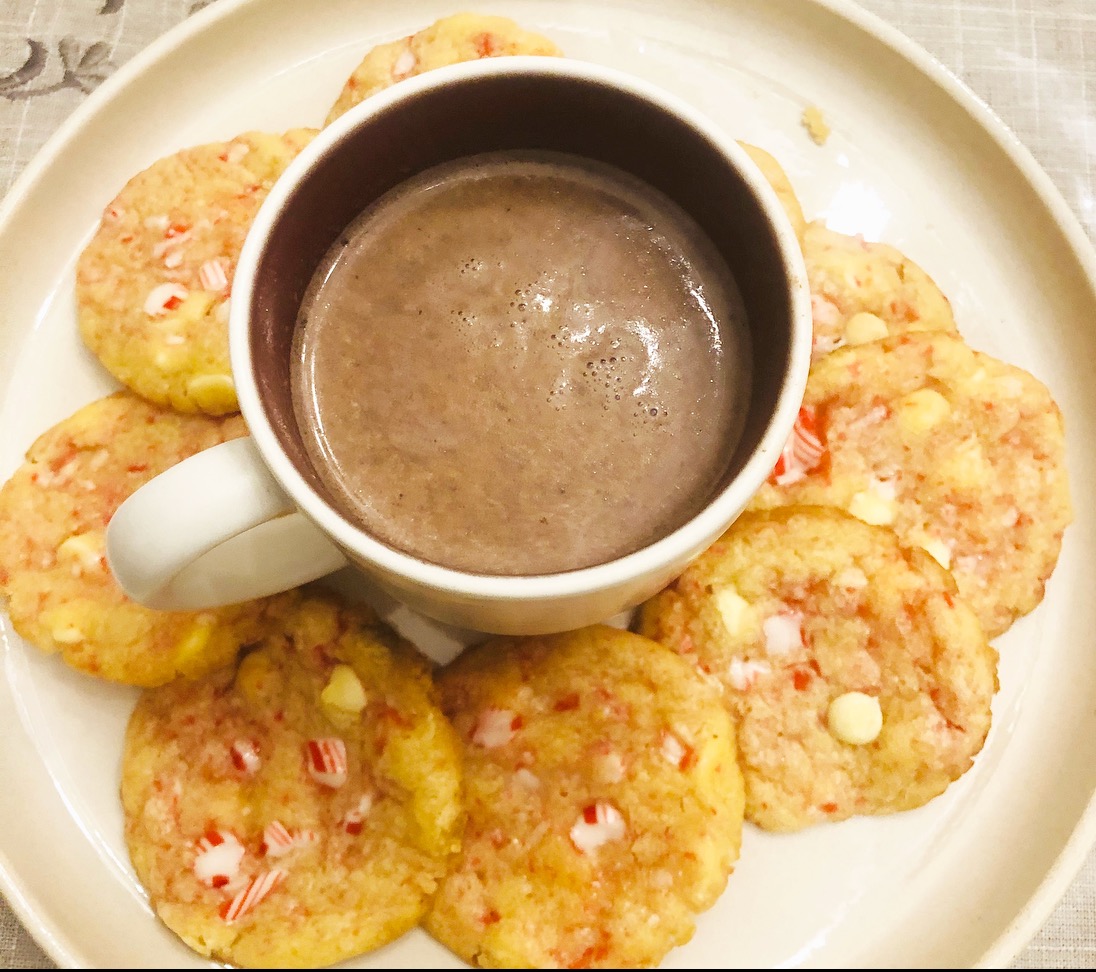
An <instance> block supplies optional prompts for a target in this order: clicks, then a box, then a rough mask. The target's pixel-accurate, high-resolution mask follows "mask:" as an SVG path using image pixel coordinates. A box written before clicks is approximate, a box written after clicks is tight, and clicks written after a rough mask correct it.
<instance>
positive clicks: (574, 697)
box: [552, 692, 579, 712]
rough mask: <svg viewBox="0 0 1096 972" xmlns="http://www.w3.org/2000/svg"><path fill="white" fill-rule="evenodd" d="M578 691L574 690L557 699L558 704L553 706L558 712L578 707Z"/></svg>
mask: <svg viewBox="0 0 1096 972" xmlns="http://www.w3.org/2000/svg"><path fill="white" fill-rule="evenodd" d="M578 701H579V700H578V692H572V693H571V694H570V695H565V696H563V697H562V698H559V699H556V704H555V705H553V706H552V708H553V709H555V710H556V712H570V711H572V710H573V709H577V708H578Z"/></svg>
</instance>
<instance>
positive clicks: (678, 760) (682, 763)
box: [661, 732, 696, 769]
mask: <svg viewBox="0 0 1096 972" xmlns="http://www.w3.org/2000/svg"><path fill="white" fill-rule="evenodd" d="M661 749H662V756H663V758H664V759H665V760H666V762H668V763H669V764H670V765H671V766H676V767H677V768H678V769H688V768H689V766H691V765H692V763H693V762H694V761H695V760H696V752H695V751H694V750H693V747H692V746H690V745H688V744H687V743H683V742H682V741H681V740H680V739H678V737H677V736H675V735H674V734H673V733H672V732H663V733H662V747H661Z"/></svg>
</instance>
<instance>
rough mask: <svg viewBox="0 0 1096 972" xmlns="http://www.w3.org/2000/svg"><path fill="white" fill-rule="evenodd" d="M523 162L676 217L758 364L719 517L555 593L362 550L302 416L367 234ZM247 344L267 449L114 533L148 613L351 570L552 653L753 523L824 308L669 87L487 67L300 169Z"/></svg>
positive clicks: (738, 161) (326, 144)
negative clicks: (311, 287)
mask: <svg viewBox="0 0 1096 972" xmlns="http://www.w3.org/2000/svg"><path fill="white" fill-rule="evenodd" d="M505 150H547V151H552V152H564V153H569V154H572V155H577V156H582V157H585V158H588V159H592V160H595V161H598V162H602V163H607V164H608V165H611V166H615V167H617V168H619V169H622V170H624V171H625V172H628V173H631V174H632V175H634V176H638V177H639V178H640V179H642V180H644V181H646V182H647V183H648V184H650V185H651V186H653V187H654V188H656V189H658V190H660V191H661V192H663V193H665V194H666V195H667V196H669V197H670V199H672V200H673V201H675V202H676V203H677V204H678V205H679V206H681V207H682V208H683V209H684V210H685V212H686V213H688V214H689V215H691V216H692V217H693V218H694V219H695V220H696V221H697V222H698V223H699V224H700V226H701V227H702V228H703V229H704V231H705V232H706V233H707V234H708V236H709V237H710V238H711V240H712V242H713V243H714V244H715V246H716V248H717V250H718V251H719V253H720V254H721V256H722V257H723V259H724V260H725V261H726V262H727V265H728V267H729V269H730V271H731V273H732V274H733V276H734V279H735V281H736V282H737V284H738V287H739V290H740V292H741V296H742V299H743V303H744V305H745V310H746V319H747V325H748V331H749V339H750V346H751V355H752V360H751V362H750V369H749V371H750V381H751V392H750V397H749V402H748V406H747V408H748V413H747V415H746V416H745V417H744V422H743V431H742V435H741V438H740V440H739V442H738V446H737V449H736V451H735V453H734V455H733V457H732V458H731V461H730V463H729V466H728V469H727V471H726V473H725V476H724V479H723V481H722V484H721V486H720V488H719V489H718V491H717V492H716V494H715V495H714V496H713V498H712V499H711V500H710V501H709V502H708V503H707V505H706V506H705V507H704V508H703V509H702V510H701V511H700V512H699V513H698V514H697V515H696V516H694V517H693V518H692V519H690V520H689V521H688V522H687V523H685V524H683V525H682V526H681V527H679V528H678V529H676V530H675V531H673V532H672V533H670V534H669V535H667V536H664V537H662V538H661V539H659V540H657V541H656V542H654V543H652V544H650V545H648V546H647V547H644V548H643V549H641V550H637V551H635V552H634V553H630V554H628V555H626V556H623V557H620V558H618V559H616V560H613V561H610V562H608V563H604V564H600V565H597V566H594V567H586V568H582V569H580V570H573V571H569V572H564V573H559V574H550V575H542V576H491V575H485V574H475V573H469V572H464V571H457V570H452V569H449V568H446V567H442V566H440V565H437V564H433V563H429V562H426V561H424V560H420V559H417V558H415V557H413V556H411V555H409V554H407V553H404V552H402V551H400V550H397V549H394V548H392V547H390V546H387V545H385V544H384V543H382V542H381V541H379V540H377V539H376V538H375V537H372V536H370V535H369V534H368V533H366V532H365V531H363V530H361V529H360V528H359V527H357V526H356V525H355V524H354V523H352V522H351V521H349V520H348V519H347V518H346V517H344V516H343V515H342V514H341V513H340V512H339V511H338V509H337V507H336V506H335V505H334V504H333V503H332V501H331V497H330V495H329V493H328V491H327V489H326V488H325V486H324V484H323V482H322V481H321V479H320V477H319V476H317V474H316V472H315V470H314V468H313V466H312V464H311V461H310V459H309V458H308V455H307V454H306V451H305V448H304V445H303V442H302V439H301V435H300V433H299V431H298V428H297V423H296V419H295V416H294V410H293V404H292V396H291V383H290V368H291V360H292V353H293V332H294V327H295V323H296V319H297V312H298V309H299V307H300V304H301V300H302V298H303V296H304V293H305V290H306V288H307V287H308V284H309V282H310V280H311V278H312V275H313V272H314V271H315V269H316V267H317V265H318V264H319V262H320V260H321V259H322V258H323V256H324V254H325V253H326V252H327V251H328V249H329V247H330V246H331V245H332V244H333V243H334V242H335V240H336V239H337V238H338V237H339V235H340V234H341V233H342V232H343V231H344V230H345V228H346V227H347V226H348V224H350V223H351V222H352V221H353V220H354V219H355V218H356V217H357V216H359V215H360V214H361V213H362V211H363V210H365V209H366V208H367V207H368V206H369V205H370V204H371V203H372V202H374V201H375V200H376V199H378V198H379V197H380V196H382V195H383V194H384V193H386V192H387V191H388V190H390V189H392V188H394V187H395V186H397V185H398V184H400V183H401V182H403V181H404V180H406V179H407V178H408V177H410V176H412V175H414V174H417V173H419V172H422V171H424V170H426V169H428V168H430V167H432V166H435V165H438V164H441V163H444V162H448V161H451V160H455V159H459V158H462V157H465V156H469V155H475V154H478V153H482V152H490V151H505ZM229 342H230V350H231V364H232V370H233V377H234V380H235V383H236V388H237V394H238V397H239V401H240V407H241V410H242V412H243V416H244V418H245V419H246V421H247V423H248V426H249V429H250V432H251V436H250V437H249V438H244V439H238V440H235V441H233V442H228V443H225V444H223V445H220V446H216V447H214V448H212V449H209V450H206V451H205V452H202V453H199V454H198V455H196V456H194V457H192V458H190V459H188V460H186V461H184V462H183V463H181V464H179V465H177V466H175V467H173V468H172V469H169V470H168V471H167V472H165V473H163V474H161V475H160V476H157V477H156V478H155V479H153V480H152V481H151V482H149V483H148V484H146V485H145V486H143V487H142V488H141V489H139V490H138V491H137V492H136V493H134V494H133V495H132V496H131V497H130V498H129V499H127V500H126V502H124V503H123V504H122V506H121V507H120V508H119V510H118V512H117V513H116V514H115V516H114V517H113V519H112V520H111V523H110V524H109V527H108V530H107V558H108V563H109V564H110V567H111V569H112V571H113V573H114V575H115V577H116V579H117V580H118V581H119V583H120V585H121V586H122V588H123V590H125V591H126V593H127V594H128V595H129V596H131V597H132V598H133V599H134V600H136V601H138V602H140V603H143V604H146V605H148V606H150V607H154V608H161V609H170V610H197V609H201V608H208V607H213V606H217V605H222V604H227V603H234V602H237V601H241V600H246V599H249V598H253V597H259V596H264V595H267V594H271V593H275V592H277V591H281V590H286V589H288V588H290V587H293V586H296V585H298V584H301V583H305V582H307V581H310V580H313V579H316V578H319V577H322V576H324V575H326V574H328V573H330V572H332V571H335V570H337V569H339V568H341V567H344V566H346V564H347V563H351V564H354V565H356V566H357V567H358V568H359V569H360V570H361V571H362V572H364V574H365V575H366V576H367V577H368V578H369V579H371V580H372V581H373V582H374V583H376V584H377V585H379V586H380V588H381V589H383V590H384V591H385V592H386V593H388V594H389V595H390V596H392V597H395V598H396V599H397V600H400V601H402V602H403V603H405V604H406V605H408V606H409V607H411V608H413V609H415V610H417V611H419V612H421V613H422V614H425V615H426V616H428V617H431V618H434V619H436V620H440V621H443V622H446V623H449V624H455V625H458V626H459V627H462V628H470V629H475V630H480V631H484V632H490V633H498V634H542V633H548V632H552V631H561V630H569V629H573V628H577V627H581V626H583V625H586V624H591V623H594V622H596V621H600V620H604V619H606V618H609V617H612V616H613V615H615V614H618V613H619V612H621V611H623V610H626V609H628V608H631V607H633V606H635V605H636V604H638V603H640V602H641V601H642V600H644V599H646V598H647V597H649V596H651V595H653V594H654V593H656V592H657V591H658V590H660V589H661V588H662V587H664V586H665V585H666V584H668V583H669V582H670V581H671V580H672V579H673V578H674V577H675V576H677V575H678V574H679V573H680V572H681V571H682V570H684V568H685V567H686V566H687V565H688V564H689V562H690V561H691V560H692V559H694V558H695V557H696V556H697V555H699V554H700V553H701V552H702V551H703V550H704V549H706V548H707V547H708V546H709V545H710V544H711V543H713V542H714V541H715V540H716V539H717V538H718V537H719V535H720V534H721V533H722V532H723V531H724V530H725V529H726V528H727V527H728V526H729V525H730V524H731V523H732V522H733V521H734V519H735V518H736V517H737V516H738V514H739V513H740V512H741V511H742V509H743V508H744V507H745V506H746V504H747V503H748V501H749V499H750V497H751V496H752V495H753V494H754V492H755V491H756V490H757V489H758V488H759V487H760V486H761V484H762V483H763V482H764V480H765V478H766V477H767V475H768V474H769V472H770V471H771V469H772V468H773V466H774V465H775V463H776V460H777V458H778V457H779V455H780V452H781V449H782V448H783V446H784V444H785V441H786V440H787V437H788V435H789V434H790V432H791V430H792V426H793V423H794V420H795V417H796V414H797V411H798V408H799V405H800V402H801V399H802V395H803V389H804V386H805V384H806V377H807V369H808V366H809V361H810V343H811V313H810V296H809V291H808V288H807V283H806V274H805V271H804V268H803V263H802V257H801V255H800V253H799V248H798V244H797V241H796V238H795V234H794V232H793V230H792V228H791V226H790V224H789V222H788V220H787V218H786V216H785V215H784V211H783V210H782V208H781V206H780V204H779V202H778V200H777V198H776V195H775V193H774V192H773V191H772V189H771V188H770V187H769V186H768V184H767V183H766V182H765V181H764V179H763V178H762V176H761V174H760V173H759V172H758V170H757V169H756V167H755V166H754V165H753V163H752V162H751V161H750V160H749V158H748V157H747V156H746V155H745V153H744V152H743V151H742V150H741V149H740V148H739V146H738V145H737V144H736V142H735V141H734V138H733V137H732V136H731V135H730V134H728V133H726V132H723V131H722V130H721V129H720V128H719V127H718V126H716V125H714V124H713V123H712V122H710V121H709V120H707V119H706V118H704V117H703V116H702V115H700V114H699V113H697V112H696V111H695V110H694V109H693V108H691V106H689V105H688V104H686V103H685V102H683V101H681V100H679V99H677V98H676V97H673V96H671V95H669V94H668V93H666V92H664V91H662V90H660V89H659V88H657V87H655V86H653V85H650V84H648V83H646V82H644V81H642V80H640V79H638V78H634V77H631V76H629V75H627V74H623V73H621V72H618V71H615V70H611V69H608V68H605V67H601V66H599V65H596V64H592V63H587V62H582V61H569V60H563V59H556V58H542V57H504V58H488V59H485V60H482V61H476V62H471V63H467V64H458V65H454V66H452V67H447V68H441V69H438V70H436V71H432V72H428V73H426V74H423V75H421V76H419V77H416V78H411V79H408V80H405V81H402V82H400V83H399V84H397V85H395V86H394V87H392V88H389V89H388V90H386V91H383V92H381V93H379V94H377V95H374V96H372V97H370V98H369V99H367V100H366V101H365V102H363V103H362V104H360V105H358V106H356V107H355V108H354V109H352V110H351V111H349V112H347V113H346V114H345V115H343V116H342V117H341V118H339V119H337V120H336V121H335V122H334V123H333V124H332V125H331V126H329V127H328V128H326V129H324V130H323V131H322V132H320V134H319V135H318V136H317V137H316V138H315V140H314V141H313V142H312V143H310V144H309V145H308V146H307V147H306V148H305V149H304V150H303V151H302V152H301V154H300V155H299V156H298V157H297V158H296V159H295V160H294V161H293V162H292V163H291V164H290V165H289V167H288V168H287V169H286V171H285V173H284V174H283V175H282V177H281V178H280V179H279V180H278V182H277V183H276V184H275V185H274V187H273V189H272V190H271V192H270V194H269V196H268V197H267V199H266V201H265V202H264V204H263V206H262V208H261V210H260V212H259V214H258V216H257V218H256V221H255V224H254V225H253V227H252V229H251V231H250V233H249V234H248V238H247V240H246V242H245V245H244V247H243V250H242V252H241V254H240V259H239V262H238V266H237V269H236V275H235V280H234V283H233V290H232V309H231V314H230V321H229Z"/></svg>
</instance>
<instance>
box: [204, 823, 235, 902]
mask: <svg viewBox="0 0 1096 972" xmlns="http://www.w3.org/2000/svg"><path fill="white" fill-rule="evenodd" d="M243 858H244V845H243V844H241V843H240V842H239V840H237V838H236V835H235V834H233V833H232V832H231V831H225V830H211V831H210V832H209V833H207V834H206V835H205V836H204V837H203V838H202V839H201V840H200V841H198V854H197V856H196V857H195V858H194V875H195V877H197V878H198V880H199V881H201V882H202V883H203V884H205V885H208V886H209V887H211V888H223V887H224V886H225V885H226V884H228V883H229V882H230V881H231V880H232V879H233V878H234V877H236V875H237V874H239V873H240V862H241V861H242V860H243Z"/></svg>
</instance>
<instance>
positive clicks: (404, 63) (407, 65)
mask: <svg viewBox="0 0 1096 972" xmlns="http://www.w3.org/2000/svg"><path fill="white" fill-rule="evenodd" d="M418 63H419V59H418V58H417V57H415V52H414V51H413V50H411V48H410V47H407V48H404V50H402V51H401V52H400V56H399V57H397V58H396V63H395V64H393V65H392V77H394V78H396V79H397V80H399V79H400V78H406V77H407V75H409V74H410V73H411V72H412V71H414V70H415V65H416V64H418Z"/></svg>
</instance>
